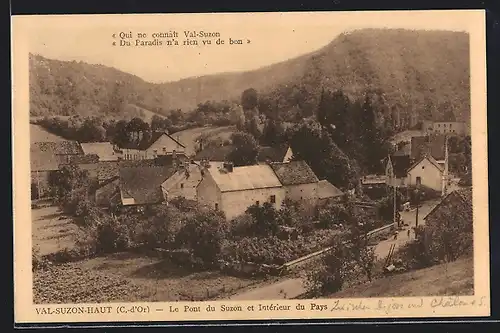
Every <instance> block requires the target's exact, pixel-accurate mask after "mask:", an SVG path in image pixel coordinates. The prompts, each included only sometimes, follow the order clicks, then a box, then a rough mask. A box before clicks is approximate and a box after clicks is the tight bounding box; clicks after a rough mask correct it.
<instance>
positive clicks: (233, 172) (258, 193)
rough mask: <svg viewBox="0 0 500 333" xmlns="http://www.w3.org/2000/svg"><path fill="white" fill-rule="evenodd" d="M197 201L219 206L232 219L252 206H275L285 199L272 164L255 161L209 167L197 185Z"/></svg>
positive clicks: (277, 207)
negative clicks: (246, 163)
mask: <svg viewBox="0 0 500 333" xmlns="http://www.w3.org/2000/svg"><path fill="white" fill-rule="evenodd" d="M196 192H197V199H198V202H199V203H200V204H201V205H203V206H206V207H209V208H211V209H219V210H221V211H223V212H224V213H225V215H226V219H228V220H231V219H233V218H235V217H237V216H239V215H241V214H243V213H244V212H245V211H246V210H247V208H248V207H249V206H251V205H254V204H257V205H260V204H263V203H265V202H270V203H271V204H272V205H273V206H274V207H275V208H276V209H279V208H280V207H281V203H282V202H283V200H284V199H285V188H284V187H283V186H282V184H281V182H280V181H279V179H278V177H277V176H276V174H275V172H274V171H273V169H272V168H271V166H269V165H267V164H260V165H259V164H257V165H249V166H241V167H233V165H232V164H231V163H224V166H223V167H212V166H210V165H209V166H208V168H206V171H205V172H204V175H203V179H202V180H201V182H200V183H199V184H198V186H197V188H196Z"/></svg>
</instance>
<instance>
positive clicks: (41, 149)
mask: <svg viewBox="0 0 500 333" xmlns="http://www.w3.org/2000/svg"><path fill="white" fill-rule="evenodd" d="M30 168H31V190H32V193H31V197H32V198H42V197H44V196H47V195H48V194H49V190H50V189H49V179H50V177H51V174H53V173H55V172H57V171H58V170H59V163H58V159H57V157H56V155H55V153H54V147H53V146H51V145H32V146H31V148H30Z"/></svg>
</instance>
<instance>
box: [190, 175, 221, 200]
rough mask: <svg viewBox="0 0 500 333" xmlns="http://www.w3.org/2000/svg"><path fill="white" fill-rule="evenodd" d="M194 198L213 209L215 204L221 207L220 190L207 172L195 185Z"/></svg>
mask: <svg viewBox="0 0 500 333" xmlns="http://www.w3.org/2000/svg"><path fill="white" fill-rule="evenodd" d="M196 198H197V201H198V203H199V204H201V205H204V206H207V207H209V208H212V209H214V208H215V204H217V205H218V207H219V208H220V207H221V201H222V199H221V192H220V190H219V188H218V187H217V184H216V183H215V181H214V179H213V178H212V176H210V174H209V173H208V172H205V175H204V177H203V179H202V181H201V182H200V183H199V184H198V186H197V187H196Z"/></svg>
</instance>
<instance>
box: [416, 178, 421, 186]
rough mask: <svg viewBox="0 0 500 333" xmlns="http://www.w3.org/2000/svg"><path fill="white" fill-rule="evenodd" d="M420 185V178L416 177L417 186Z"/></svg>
mask: <svg viewBox="0 0 500 333" xmlns="http://www.w3.org/2000/svg"><path fill="white" fill-rule="evenodd" d="M420 184H422V178H420V177H417V185H420Z"/></svg>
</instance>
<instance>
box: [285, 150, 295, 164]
mask: <svg viewBox="0 0 500 333" xmlns="http://www.w3.org/2000/svg"><path fill="white" fill-rule="evenodd" d="M292 157H293V151H292V148H290V147H288V149H287V151H286V154H285V157H284V158H283V163H286V162H290V161H291V160H292Z"/></svg>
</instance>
